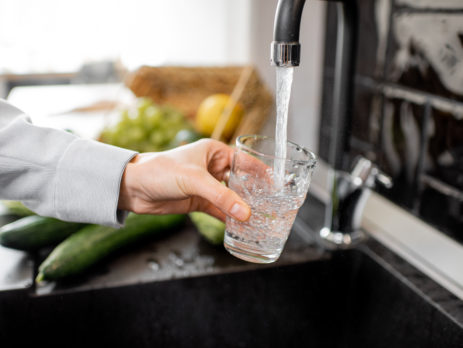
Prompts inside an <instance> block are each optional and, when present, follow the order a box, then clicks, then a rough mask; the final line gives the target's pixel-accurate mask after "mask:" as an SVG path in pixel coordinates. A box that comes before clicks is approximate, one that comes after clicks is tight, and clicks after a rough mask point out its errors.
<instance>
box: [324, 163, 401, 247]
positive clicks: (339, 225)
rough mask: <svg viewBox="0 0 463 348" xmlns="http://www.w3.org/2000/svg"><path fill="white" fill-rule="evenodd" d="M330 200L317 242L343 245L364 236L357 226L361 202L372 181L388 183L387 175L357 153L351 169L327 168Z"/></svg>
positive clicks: (373, 185) (362, 202)
mask: <svg viewBox="0 0 463 348" xmlns="http://www.w3.org/2000/svg"><path fill="white" fill-rule="evenodd" d="M329 175H330V176H331V178H330V180H329V182H330V183H333V185H332V187H331V191H330V204H329V205H328V206H327V207H326V211H325V222H324V227H323V228H322V229H321V230H320V233H319V236H318V237H319V238H318V239H319V242H320V244H321V245H323V246H324V247H326V248H327V249H346V248H349V247H352V246H355V245H357V244H358V243H359V242H361V241H362V240H363V239H364V237H365V236H364V234H363V232H362V231H361V229H360V222H361V218H362V213H363V209H364V208H365V203H366V201H367V199H368V196H369V194H370V192H371V188H373V187H375V186H376V184H378V183H379V184H382V185H383V186H385V187H387V188H390V187H392V180H391V178H390V177H388V176H387V175H385V174H384V173H382V172H381V171H380V170H379V169H378V168H377V167H376V166H375V165H374V164H373V163H372V162H371V161H370V160H368V159H366V158H363V157H358V158H357V160H356V161H355V165H354V169H353V170H352V171H351V172H350V173H348V172H343V171H339V170H330V173H329Z"/></svg>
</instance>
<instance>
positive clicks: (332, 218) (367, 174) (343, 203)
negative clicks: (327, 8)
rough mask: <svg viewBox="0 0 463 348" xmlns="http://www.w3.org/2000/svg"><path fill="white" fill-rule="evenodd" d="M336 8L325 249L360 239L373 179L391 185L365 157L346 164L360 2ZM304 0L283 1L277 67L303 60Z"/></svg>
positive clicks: (274, 47) (344, 0) (342, 1)
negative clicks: (328, 197) (302, 20)
mask: <svg viewBox="0 0 463 348" xmlns="http://www.w3.org/2000/svg"><path fill="white" fill-rule="evenodd" d="M333 2H336V12H337V41H336V61H335V70H334V87H333V100H334V105H333V112H332V115H331V119H330V125H331V131H330V142H329V146H330V148H329V155H328V159H327V162H328V164H329V165H330V166H331V168H332V170H331V171H332V173H331V175H330V178H329V187H328V188H327V190H328V192H330V200H329V202H328V205H327V207H326V212H325V224H324V225H325V226H324V227H323V228H322V229H321V230H320V232H319V235H318V237H319V239H320V240H321V241H322V244H323V245H324V246H325V247H328V248H330V249H342V248H347V247H350V246H352V245H354V244H356V243H358V242H359V241H360V240H362V233H361V232H360V229H359V223H360V215H361V213H362V211H363V207H364V204H365V201H366V197H367V195H368V192H369V189H370V188H371V187H373V186H374V183H375V182H383V184H385V185H386V186H390V185H392V182H391V180H390V179H389V178H387V177H386V176H385V175H383V174H382V173H380V172H379V170H378V169H377V167H376V166H374V165H373V164H372V163H371V162H370V161H369V160H367V159H364V158H362V159H359V160H358V161H357V163H356V164H355V167H354V170H353V171H352V172H351V173H347V172H346V167H347V166H348V156H347V153H348V147H349V143H348V140H349V134H350V132H351V124H352V122H351V120H352V117H351V112H352V92H353V89H354V82H353V80H354V62H355V51H356V30H357V7H356V1H352V0H338V1H336V0H333ZM304 4H305V0H279V1H278V5H277V9H276V14H275V24H274V33H273V35H274V39H273V42H272V44H271V54H270V59H271V63H272V64H273V65H276V66H286V67H290V66H298V65H299V62H300V43H299V29H300V24H301V16H302V10H303V8H304Z"/></svg>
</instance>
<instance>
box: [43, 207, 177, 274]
mask: <svg viewBox="0 0 463 348" xmlns="http://www.w3.org/2000/svg"><path fill="white" fill-rule="evenodd" d="M184 221H185V216H184V215H136V214H129V216H128V217H127V219H126V221H125V226H124V227H122V228H120V229H117V228H112V227H107V226H99V225H89V226H87V227H84V228H83V229H82V230H80V231H78V232H77V233H75V234H73V235H72V236H70V237H69V238H67V239H66V240H64V241H63V242H62V243H61V244H59V245H58V246H57V247H56V248H55V249H54V250H53V251H52V252H51V254H50V255H49V256H48V257H47V258H46V259H45V261H43V263H42V264H41V265H40V267H39V274H38V275H37V278H36V281H37V282H40V281H42V280H59V279H61V278H66V277H70V276H73V275H76V274H79V273H82V272H83V271H85V270H86V269H88V268H89V267H91V266H93V265H94V264H96V263H97V262H99V261H100V260H102V259H103V258H105V257H106V256H108V255H109V254H111V253H112V252H114V251H115V250H117V249H119V248H121V247H123V246H126V245H128V244H131V243H134V242H136V241H139V240H141V239H143V238H145V237H148V236H152V235H156V234H159V233H161V232H164V231H167V230H170V229H173V228H176V227H179V226H180V225H181V224H182V223H183V222H184Z"/></svg>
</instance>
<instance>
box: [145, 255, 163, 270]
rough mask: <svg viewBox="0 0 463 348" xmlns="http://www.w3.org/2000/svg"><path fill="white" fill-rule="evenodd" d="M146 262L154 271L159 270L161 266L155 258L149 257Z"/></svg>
mask: <svg viewBox="0 0 463 348" xmlns="http://www.w3.org/2000/svg"><path fill="white" fill-rule="evenodd" d="M146 262H147V263H148V267H149V268H150V269H151V270H152V271H154V272H156V271H159V270H160V268H161V266H160V265H159V262H158V261H157V260H155V259H152V258H151V259H148V260H146Z"/></svg>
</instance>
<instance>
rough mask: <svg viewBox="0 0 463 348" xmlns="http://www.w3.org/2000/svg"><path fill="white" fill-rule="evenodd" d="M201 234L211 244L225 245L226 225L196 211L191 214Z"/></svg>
mask: <svg viewBox="0 0 463 348" xmlns="http://www.w3.org/2000/svg"><path fill="white" fill-rule="evenodd" d="M189 216H190V219H191V221H193V223H194V225H195V226H196V228H197V229H198V231H199V233H200V234H201V235H202V236H203V237H204V238H205V239H206V240H207V241H208V242H209V243H211V244H214V245H220V244H223V238H224V235H225V224H224V223H223V222H222V221H220V220H219V219H216V218H215V217H213V216H210V215H208V214H206V213H202V212H199V211H195V212H193V213H190V214H189Z"/></svg>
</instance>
